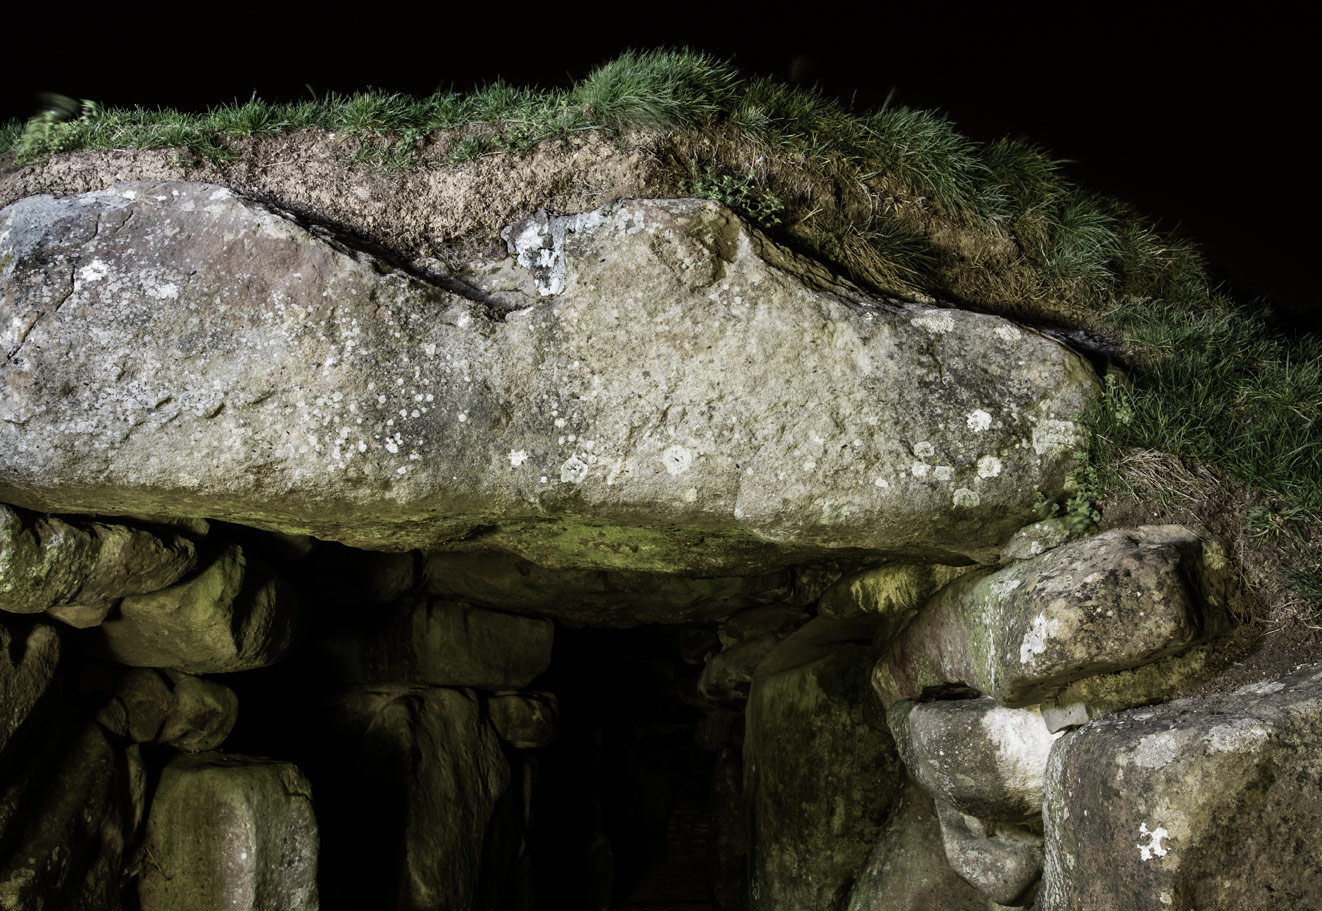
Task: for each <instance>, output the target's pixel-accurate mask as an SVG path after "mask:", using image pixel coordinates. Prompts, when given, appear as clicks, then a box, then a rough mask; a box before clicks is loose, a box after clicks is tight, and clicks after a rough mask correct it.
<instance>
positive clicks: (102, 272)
mask: <svg viewBox="0 0 1322 911" xmlns="http://www.w3.org/2000/svg"><path fill="white" fill-rule="evenodd" d="M109 274H110V267H109V266H107V265H106V264H105V263H104V262H102V261H101V260H99V259H94V260H92V261H91V262H90V263H88V264H87V265H85V266H83V267H82V268H81V269H79V270H78V280H79V281H84V282H99V281H101V280H102V279H103V278H105V277H106V276H107V275H109Z"/></svg>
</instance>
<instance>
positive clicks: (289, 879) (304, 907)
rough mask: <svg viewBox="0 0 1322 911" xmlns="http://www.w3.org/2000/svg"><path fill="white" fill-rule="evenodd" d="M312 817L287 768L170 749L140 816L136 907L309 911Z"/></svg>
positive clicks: (292, 769)
mask: <svg viewBox="0 0 1322 911" xmlns="http://www.w3.org/2000/svg"><path fill="white" fill-rule="evenodd" d="M317 847H318V836H317V819H316V815H315V814H314V812H313V807H312V788H311V786H310V785H309V784H308V780H307V778H305V777H304V775H303V773H302V772H300V771H299V770H298V768H297V767H296V766H294V765H293V764H292V763H288V762H277V761H274V760H270V759H254V758H251V757H248V756H237V755H234V754H229V753H198V754H196V755H191V756H179V757H177V758H176V759H174V760H172V761H171V762H170V763H169V764H168V765H166V767H165V768H164V769H163V770H162V771H161V779H160V783H159V784H158V785H157V787H156V792H155V794H154V795H153V797H152V803H151V811H150V812H149V813H148V815H147V829H146V841H145V848H146V854H147V857H148V858H149V862H148V863H147V864H145V865H144V868H143V873H142V880H141V882H140V883H139V885H138V899H139V901H140V902H141V907H142V911H195V909H200V908H226V909H229V908H233V909H236V911H268V909H272V908H280V909H282V911H284V909H287V911H314V909H316V908H317V907H319V905H318V902H317Z"/></svg>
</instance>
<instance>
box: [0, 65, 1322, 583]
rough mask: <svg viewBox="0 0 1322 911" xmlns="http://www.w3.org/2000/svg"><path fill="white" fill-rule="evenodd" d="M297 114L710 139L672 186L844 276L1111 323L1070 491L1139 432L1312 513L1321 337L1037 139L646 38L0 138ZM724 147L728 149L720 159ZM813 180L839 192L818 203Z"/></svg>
mask: <svg viewBox="0 0 1322 911" xmlns="http://www.w3.org/2000/svg"><path fill="white" fill-rule="evenodd" d="M57 107H58V105H57ZM310 128H316V129H322V130H329V131H335V132H338V133H341V134H346V135H348V136H350V137H353V138H354V140H355V143H356V149H357V151H356V152H355V153H354V154H353V157H354V159H355V160H357V161H358V162H360V163H362V164H363V165H365V166H375V167H386V168H396V169H405V170H406V169H410V168H415V167H418V165H419V155H418V153H419V151H420V150H421V148H422V146H423V144H424V143H426V142H427V141H428V140H429V139H430V138H432V137H434V136H436V135H437V134H438V132H439V131H451V132H450V133H449V134H448V135H449V138H448V140H447V141H448V146H447V148H448V149H449V152H448V156H449V157H448V162H449V163H452V164H454V163H461V162H464V161H469V160H472V159H475V158H479V157H482V156H485V155H490V154H493V153H502V152H515V153H519V152H523V151H526V150H528V149H530V148H532V147H533V146H535V145H536V144H538V143H539V142H543V141H546V140H553V139H561V138H564V137H567V136H569V135H571V134H572V133H575V132H580V131H589V130H596V131H604V132H607V133H612V134H615V135H616V136H618V137H623V136H624V135H625V134H627V133H628V132H629V131H632V130H635V129H639V128H644V129H647V130H651V131H660V132H666V131H671V132H672V133H676V134H678V133H681V132H682V131H700V132H701V133H702V134H703V135H704V136H709V137H724V139H721V140H720V142H724V143H725V145H721V144H720V142H715V141H713V142H714V144H713V145H711V149H713V151H710V152H704V153H703V154H702V155H701V156H700V155H698V154H697V153H696V152H694V153H692V154H687V155H685V156H684V157H683V158H681V160H680V164H679V165H678V171H677V174H676V176H675V186H676V187H677V188H679V189H682V190H684V191H686V192H689V193H692V194H695V195H699V196H708V197H711V198H716V199H721V200H723V201H725V202H727V203H728V204H730V205H731V206H732V207H734V208H735V209H737V210H739V211H740V212H741V213H742V214H744V215H745V216H746V217H748V218H750V219H752V220H753V221H755V222H757V223H759V224H760V225H761V226H762V227H764V228H766V229H769V230H773V231H778V232H779V236H781V237H782V238H783V239H785V240H786V241H787V242H791V243H796V244H798V245H799V246H801V247H807V248H809V249H810V250H812V251H813V252H815V253H816V254H818V255H819V256H821V257H823V258H825V259H827V260H828V261H830V262H832V263H833V264H835V265H836V266H837V267H839V268H841V269H842V270H843V271H845V272H846V273H847V274H850V275H851V276H852V277H854V278H855V279H856V280H858V281H861V282H862V283H864V284H870V285H872V286H874V287H876V288H878V289H881V290H889V291H892V292H895V293H906V292H909V291H924V292H927V293H931V294H933V295H935V296H937V297H944V298H946V299H951V300H955V301H956V302H963V303H972V304H977V305H990V304H996V303H998V302H999V304H1001V305H1003V306H1001V308H1000V309H1001V311H1002V312H1007V313H1010V314H1016V313H1020V312H1029V313H1032V312H1036V311H1034V309H1033V308H1035V307H1037V308H1039V309H1041V308H1045V311H1046V312H1048V313H1070V314H1074V315H1076V316H1077V315H1080V314H1082V315H1084V316H1087V317H1089V319H1090V320H1091V322H1092V323H1093V324H1102V325H1104V326H1109V327H1113V328H1115V329H1117V330H1118V331H1120V332H1121V333H1123V337H1124V339H1125V343H1126V345H1127V347H1128V349H1129V352H1130V359H1129V360H1130V369H1129V370H1128V372H1127V376H1126V378H1125V380H1124V381H1123V383H1119V384H1113V385H1112V386H1111V387H1110V390H1109V392H1108V395H1107V396H1106V399H1105V401H1104V403H1103V407H1102V408H1101V409H1099V412H1098V414H1097V415H1095V416H1094V417H1093V423H1094V429H1095V435H1094V444H1093V447H1092V452H1093V468H1092V470H1093V472H1094V474H1093V476H1092V477H1091V478H1090V480H1089V484H1088V486H1087V489H1088V491H1089V492H1090V494H1091V495H1094V496H1095V497H1101V496H1103V495H1105V494H1106V493H1107V492H1108V491H1109V490H1110V489H1111V488H1112V487H1114V484H1115V481H1114V478H1115V475H1114V473H1109V472H1108V468H1107V466H1108V465H1111V464H1113V463H1114V462H1115V461H1116V460H1117V459H1118V458H1119V457H1120V455H1121V454H1122V453H1123V452H1125V451H1126V450H1134V449H1147V450H1157V451H1163V452H1171V453H1174V454H1176V455H1178V456H1179V457H1180V458H1181V459H1183V460H1185V461H1187V462H1190V463H1192V464H1205V465H1210V466H1215V467H1216V468H1217V469H1219V470H1221V471H1223V472H1225V473H1226V474H1227V475H1229V476H1231V477H1233V478H1235V479H1237V480H1239V481H1240V482H1242V483H1244V484H1246V485H1249V486H1250V487H1253V488H1258V489H1261V490H1263V491H1269V492H1271V493H1272V494H1275V495H1279V496H1281V497H1284V498H1287V500H1288V501H1289V502H1288V505H1287V506H1286V507H1284V508H1285V509H1287V510H1288V509H1295V508H1298V509H1302V510H1307V511H1310V512H1318V511H1322V442H1320V440H1322V427H1319V423H1318V419H1319V416H1320V415H1322V341H1320V340H1319V339H1318V337H1317V336H1312V335H1308V336H1301V337H1296V338H1285V337H1283V336H1281V335H1279V334H1278V333H1275V332H1274V331H1272V329H1271V328H1270V327H1269V325H1268V323H1267V322H1266V321H1265V320H1264V318H1263V317H1262V315H1261V314H1260V313H1258V312H1256V311H1255V310H1253V309H1252V308H1249V307H1245V306H1243V305H1241V304H1240V303H1237V302H1235V301H1232V300H1230V299H1229V298H1228V297H1226V296H1225V294H1224V293H1222V292H1221V291H1220V290H1219V289H1218V288H1217V287H1216V283H1215V282H1214V281H1213V279H1212V278H1211V277H1210V275H1209V273H1208V271H1207V269H1206V268H1205V266H1204V263H1203V261H1202V259H1201V257H1200V256H1199V254H1198V253H1197V251H1196V250H1195V249H1194V248H1193V247H1192V246H1191V245H1189V244H1188V243H1186V242H1184V241H1181V240H1179V239H1177V238H1174V237H1171V236H1168V235H1165V234H1163V233H1161V232H1159V231H1157V230H1156V229H1155V228H1153V227H1152V226H1151V225H1149V224H1147V223H1146V222H1145V221H1144V220H1143V219H1142V218H1141V217H1140V216H1138V215H1137V214H1136V213H1135V212H1133V211H1131V210H1129V209H1128V208H1126V207H1125V206H1124V205H1123V204H1121V203H1118V202H1115V201H1113V200H1108V199H1103V198H1100V197H1097V196H1095V195H1093V194H1090V193H1088V192H1086V191H1084V190H1083V189H1081V188H1079V187H1076V186H1073V185H1072V184H1070V183H1069V182H1068V181H1067V180H1066V179H1065V177H1064V175H1063V174H1062V172H1061V168H1060V165H1059V163H1058V162H1056V161H1055V160H1053V159H1052V157H1051V156H1050V155H1049V154H1048V153H1047V152H1045V151H1044V150H1042V149H1040V148H1037V147H1036V146H1033V145H1031V144H1029V143H1026V142H1023V141H1020V140H1013V139H1007V140H1002V141H1000V142H993V143H989V144H983V143H978V142H974V141H973V140H970V139H968V138H966V137H964V136H963V135H961V134H960V132H959V131H958V130H957V129H956V128H955V126H954V125H953V124H951V123H950V122H949V121H948V120H946V119H945V118H944V117H942V116H940V115H939V114H935V113H932V112H928V111H919V110H912V109H908V108H903V107H886V108H884V109H882V110H879V111H855V110H852V109H850V108H849V107H848V106H846V105H842V104H840V103H839V102H837V101H835V100H833V99H830V98H827V97H825V96H823V95H822V94H821V93H820V92H817V91H815V90H811V89H803V88H795V87H790V86H787V85H784V84H782V83H779V82H776V81H774V80H769V79H761V78H752V79H750V78H744V77H742V76H740V74H739V73H738V72H737V71H736V70H735V69H734V68H733V67H732V66H731V65H729V64H728V63H725V62H722V61H720V60H716V59H713V58H711V57H708V56H706V55H703V54H697V53H692V52H687V51H648V52H641V53H634V52H630V53H626V54H624V55H622V56H620V57H619V58H617V59H615V60H613V61H611V62H609V63H606V64H604V65H602V66H600V67H598V68H597V69H595V70H594V71H593V72H592V73H590V74H589V75H588V76H587V77H586V78H584V79H583V80H582V81H580V82H579V83H577V84H576V85H574V86H572V87H570V88H567V89H529V88H521V87H516V86H512V85H509V84H507V83H503V82H498V83H496V84H494V85H491V86H488V87H487V88H485V89H482V90H480V91H476V92H472V93H469V94H462V95H461V94H457V93H452V92H449V93H447V92H438V93H436V94H434V95H431V96H428V97H424V98H414V97H407V96H403V95H398V94H390V93H383V92H360V93H356V94H352V95H334V94H332V95H326V96H323V97H319V98H311V99H307V100H304V101H300V102H297V103H292V104H270V103H267V102H265V101H263V100H261V99H258V98H255V97H254V98H250V99H248V100H247V101H244V102H238V101H236V102H234V103H232V104H228V105H223V106H221V107H218V108H215V109H213V110H211V111H208V112H206V113H205V114H184V113H180V112H178V111H171V110H154V111H149V110H144V109H141V108H137V109H131V110H125V109H102V108H100V107H97V106H95V105H90V104H83V105H79V104H78V103H77V102H67V101H66V102H65V103H63V112H62V113H59V114H54V113H52V114H47V115H44V116H38V117H34V118H33V119H32V120H30V121H29V122H28V123H27V124H18V123H9V124H5V125H4V126H3V127H2V128H0V152H3V151H7V150H13V151H14V152H15V155H16V162H17V163H18V164H22V163H24V162H38V161H40V160H42V159H43V158H45V157H48V156H50V155H54V154H58V153H60V152H64V151H69V150H73V149H108V148H130V149H145V148H161V147H176V148H179V147H182V148H187V149H191V150H192V151H194V152H195V153H197V154H199V155H201V156H203V157H205V158H207V159H209V160H211V161H213V162H217V163H220V164H222V165H223V164H224V163H225V162H226V161H228V160H230V159H231V158H233V157H234V156H237V155H241V154H242V153H243V143H244V142H245V141H248V140H251V139H254V138H260V137H263V136H269V135H273V134H276V133H281V132H286V131H290V130H299V129H310ZM689 148H693V147H692V146H690V147H689ZM723 149H724V150H726V151H725V152H723V151H722V150H723ZM731 149H734V150H736V151H738V152H739V153H740V155H741V156H742V157H739V160H725V159H723V158H722V157H721V156H722V155H724V154H727V153H728V152H729V150H731ZM805 175H807V176H805ZM813 181H817V183H814V182H813ZM824 188H825V190H824ZM824 195H827V196H834V197H838V198H839V199H840V200H841V202H840V203H839V205H838V206H837V207H836V209H835V210H832V209H831V207H830V206H823V205H822V204H821V202H820V200H821V198H822V196H824ZM851 199H852V200H853V202H849V200H851ZM943 226H944V227H943ZM943 230H944V231H945V232H946V234H947V235H951V234H952V232H953V235H957V238H956V241H949V240H948V239H947V240H944V241H943V240H941V239H940V237H939V235H940V232H941V231H943ZM961 232H962V233H961ZM960 238H962V240H960ZM1006 238H1009V239H1011V240H1012V241H1013V243H1012V244H1010V245H1009V247H1008V249H1009V250H1010V251H1011V252H1009V253H1006V252H1004V249H1003V248H1004V245H1002V248H995V249H998V250H1001V252H999V253H997V254H996V256H999V257H1001V258H1000V259H996V258H995V257H991V258H990V259H985V260H977V259H976V257H974V258H973V259H972V260H971V261H970V262H962V260H963V259H965V258H967V257H965V256H964V253H963V252H962V251H964V250H966V248H968V246H969V244H970V243H972V245H973V248H975V252H976V249H977V248H978V245H979V244H984V246H986V248H987V249H989V250H990V249H993V248H994V247H995V244H994V242H995V241H997V240H1001V241H1004V240H1005V239H1006ZM943 243H946V244H947V246H946V247H943V246H942V244H943ZM960 243H963V244H964V247H960V246H959V244H960ZM952 249H953V250H956V253H954V254H952V253H951V252H950V251H951V250H952ZM1007 263H1008V265H1007ZM960 270H963V271H962V272H961V271H960ZM998 270H999V271H998ZM1016 270H1017V271H1016ZM1012 272H1013V273H1014V274H1013V275H1011V273H1012ZM1002 273H1004V274H1002ZM961 281H963V282H965V283H966V284H965V285H961ZM968 282H972V285H967V283H968ZM961 287H971V288H972V290H965V291H963V292H961V291H960V288H961ZM961 294H962V296H961ZM1053 307H1055V308H1056V309H1054V310H1053V309H1052V308H1053ZM1108 479H1110V480H1108ZM1108 484H1109V485H1110V486H1109V487H1108ZM1076 499H1078V498H1077V497H1076ZM1085 506H1086V504H1080V503H1074V504H1073V505H1072V506H1071V507H1070V509H1071V510H1072V511H1073V512H1084V511H1086V509H1085ZM1309 578H1313V577H1312V576H1310V577H1309ZM1319 578H1322V575H1320V576H1319ZM1311 584H1312V585H1313V586H1314V588H1315V589H1316V590H1318V591H1322V582H1319V581H1318V579H1313V582H1312V583H1311Z"/></svg>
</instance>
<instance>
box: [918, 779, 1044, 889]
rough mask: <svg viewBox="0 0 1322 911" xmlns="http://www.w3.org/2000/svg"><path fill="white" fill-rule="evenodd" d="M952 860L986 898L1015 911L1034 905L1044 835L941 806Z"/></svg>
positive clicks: (938, 804)
mask: <svg viewBox="0 0 1322 911" xmlns="http://www.w3.org/2000/svg"><path fill="white" fill-rule="evenodd" d="M936 813H937V818H938V819H939V820H940V822H941V843H942V845H943V846H944V848H945V852H946V860H947V861H949V862H950V867H951V869H953V870H954V871H955V872H956V873H958V874H959V875H960V877H961V878H962V879H963V880H964V881H965V882H967V883H968V884H969V885H971V886H973V887H974V888H975V889H977V890H978V892H980V893H981V894H982V895H985V896H986V897H987V898H988V899H990V900H991V901H992V902H994V903H995V904H996V905H1003V906H1005V907H1010V908H1023V907H1027V906H1028V905H1031V904H1032V903H1033V899H1034V898H1035V897H1036V894H1037V885H1038V880H1039V879H1040V878H1041V876H1042V836H1041V834H1039V833H1038V832H1035V831H1033V830H1032V829H1030V828H1029V827H1027V826H1022V825H1016V824H1014V823H1007V822H988V821H986V820H982V819H978V818H977V817H975V816H969V815H967V814H965V813H961V812H960V811H959V810H957V809H955V808H954V807H952V806H951V805H950V804H948V803H946V802H944V801H942V800H937V801H936Z"/></svg>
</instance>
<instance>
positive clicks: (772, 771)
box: [743, 644, 904, 911]
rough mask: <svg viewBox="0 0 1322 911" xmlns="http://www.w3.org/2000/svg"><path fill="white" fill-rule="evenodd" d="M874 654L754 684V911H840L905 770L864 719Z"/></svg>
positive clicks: (842, 655)
mask: <svg viewBox="0 0 1322 911" xmlns="http://www.w3.org/2000/svg"><path fill="white" fill-rule="evenodd" d="M870 654H871V653H870V649H869V648H868V647H866V646H862V645H850V644H843V645H842V644H837V645H836V647H835V649H834V650H833V651H830V652H828V653H826V654H825V655H822V656H820V657H818V658H817V659H816V660H814V661H811V662H809V663H806V664H801V665H797V666H795V667H792V668H790V669H788V670H785V671H782V672H780V673H778V674H773V675H767V676H758V677H757V678H755V679H754V681H753V688H752V692H751V694H750V696H749V700H748V710H747V716H746V717H747V729H746V733H745V736H744V767H743V794H744V805H745V812H746V813H747V814H748V815H747V820H748V833H749V838H750V841H749V843H748V851H749V862H748V869H749V877H750V878H749V883H748V885H749V895H750V899H751V901H750V905H749V907H750V909H751V911H771V909H775V911H780V909H787V908H813V909H820V911H840V909H843V908H844V907H845V904H846V902H847V901H848V899H849V895H850V892H851V890H852V889H853V886H854V880H855V879H856V877H857V876H858V875H859V872H860V871H861V870H862V869H863V866H864V863H865V862H866V860H867V858H868V855H869V853H870V852H871V850H872V846H873V844H874V842H875V841H876V838H877V834H878V832H879V830H880V827H881V822H882V820H884V819H885V818H886V815H887V814H888V812H889V810H890V808H891V806H892V805H893V804H894V802H895V800H896V799H897V798H898V796H899V792H900V789H901V787H902V786H903V782H904V767H903V766H902V765H901V764H900V761H899V758H898V756H897V755H896V753H895V744H894V742H893V741H892V740H891V737H890V735H889V734H888V733H886V732H883V731H877V730H874V729H873V728H871V727H869V726H868V725H867V723H866V722H865V721H864V719H863V709H862V697H863V692H864V689H865V688H866V685H867V682H866V681H867V667H868V665H869V663H870Z"/></svg>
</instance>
